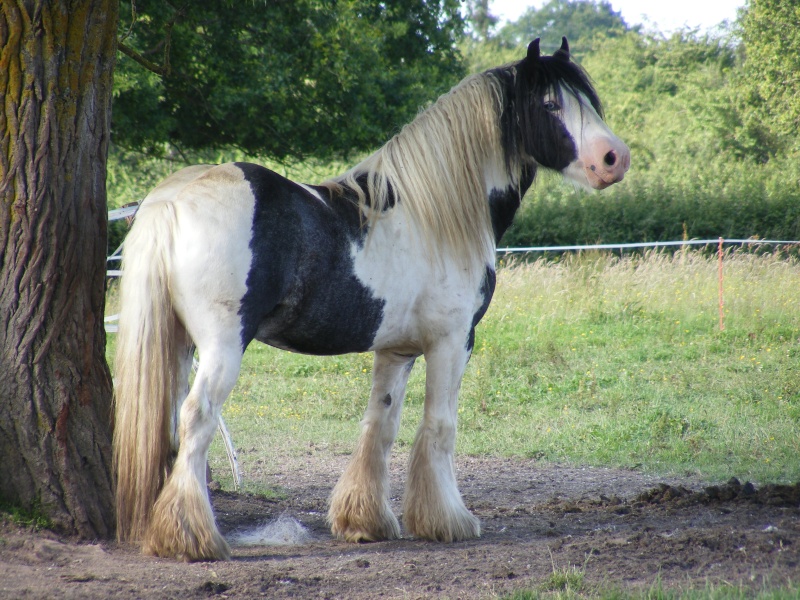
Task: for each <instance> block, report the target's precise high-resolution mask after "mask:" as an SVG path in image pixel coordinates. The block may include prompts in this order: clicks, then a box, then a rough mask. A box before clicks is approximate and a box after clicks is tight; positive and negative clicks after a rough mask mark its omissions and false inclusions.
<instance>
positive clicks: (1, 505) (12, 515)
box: [0, 500, 53, 530]
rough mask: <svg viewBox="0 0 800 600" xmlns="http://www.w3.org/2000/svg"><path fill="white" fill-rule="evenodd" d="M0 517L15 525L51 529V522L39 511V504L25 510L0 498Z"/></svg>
mask: <svg viewBox="0 0 800 600" xmlns="http://www.w3.org/2000/svg"><path fill="white" fill-rule="evenodd" d="M0 519H4V520H8V521H9V522H10V523H12V524H13V525H16V526H17V527H25V528H31V529H34V530H39V529H52V528H53V522H52V521H51V520H50V519H49V518H48V517H47V516H46V515H45V514H44V513H43V512H42V511H41V508H40V507H39V506H34V507H32V508H31V509H30V510H26V509H24V508H21V507H19V506H15V505H12V504H8V503H6V502H3V501H2V500H0Z"/></svg>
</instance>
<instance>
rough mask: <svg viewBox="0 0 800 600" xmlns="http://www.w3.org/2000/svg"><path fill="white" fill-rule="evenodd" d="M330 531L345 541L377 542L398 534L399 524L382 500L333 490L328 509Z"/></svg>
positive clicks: (391, 538) (395, 537) (393, 537)
mask: <svg viewBox="0 0 800 600" xmlns="http://www.w3.org/2000/svg"><path fill="white" fill-rule="evenodd" d="M328 523H329V524H330V526H331V533H333V535H334V536H336V537H337V538H339V539H340V540H344V541H346V542H380V541H384V540H395V539H397V538H399V537H400V523H398V521H397V517H395V516H394V514H393V513H392V510H391V508H390V507H389V503H388V502H387V501H385V500H383V499H380V500H378V499H375V498H364V497H359V495H358V494H356V493H348V494H339V493H337V492H336V490H334V494H333V496H332V497H331V506H330V509H329V510H328Z"/></svg>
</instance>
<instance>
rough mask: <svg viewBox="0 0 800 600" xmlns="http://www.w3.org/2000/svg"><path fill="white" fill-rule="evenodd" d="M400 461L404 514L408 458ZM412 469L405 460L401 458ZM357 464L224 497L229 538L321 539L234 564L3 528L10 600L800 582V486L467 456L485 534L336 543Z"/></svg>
mask: <svg viewBox="0 0 800 600" xmlns="http://www.w3.org/2000/svg"><path fill="white" fill-rule="evenodd" d="M403 458H404V457H402V456H399V457H396V459H395V460H394V461H393V465H394V466H393V471H392V486H393V495H394V496H395V497H394V499H393V501H394V502H395V509H396V511H398V512H399V510H400V503H399V498H400V496H401V494H402V482H403V479H404V473H403V470H404V461H403ZM398 459H399V460H398ZM345 461H346V458H345V457H338V456H330V455H326V454H324V453H310V454H309V455H308V456H307V457H304V458H301V459H294V460H291V461H288V460H287V461H286V463H284V464H283V465H282V468H281V469H280V472H278V470H277V469H275V471H276V472H274V473H271V474H269V475H271V476H272V478H273V479H274V480H275V481H276V483H277V484H279V485H280V486H282V488H283V490H284V491H285V494H286V498H285V499H284V500H280V501H270V500H266V499H264V498H262V497H258V496H253V495H248V494H234V493H230V492H214V493H213V503H214V507H215V510H216V513H217V518H218V521H219V523H220V527H221V529H222V531H223V532H224V533H226V535H233V534H234V533H235V532H237V531H241V530H243V529H247V528H250V527H253V526H255V525H259V524H262V523H264V522H265V521H270V520H273V519H276V518H277V517H278V516H280V515H282V514H288V515H290V516H292V517H294V518H295V519H297V520H298V521H300V522H301V523H302V524H303V525H304V526H305V527H306V528H307V529H308V530H310V532H311V535H312V539H311V541H310V542H309V543H306V544H303V545H300V546H257V547H252V546H248V547H234V548H233V560H231V561H229V562H223V563H193V564H186V563H180V562H176V561H172V560H165V559H159V558H152V557H147V556H142V555H141V554H140V553H139V551H138V549H137V548H135V547H133V546H131V545H120V544H116V543H112V542H99V543H85V542H82V543H81V542H76V541H74V540H70V539H65V538H62V537H58V536H56V535H55V534H53V533H50V532H41V531H40V532H32V531H28V530H20V529H19V528H16V527H14V526H11V525H9V524H8V523H6V524H4V525H0V597H2V598H81V599H92V598H112V597H113V598H122V599H129V598H214V597H217V598H258V597H267V598H354V599H366V598H492V597H497V596H502V595H504V594H507V593H510V592H512V591H513V590H515V589H519V588H533V589H540V588H541V585H542V582H544V581H546V580H547V579H548V577H549V575H550V574H552V573H553V571H554V569H555V570H565V569H569V568H571V567H576V568H577V569H579V570H580V571H582V572H583V573H584V574H585V579H584V586H585V588H588V589H589V590H591V589H592V587H593V586H600V588H601V589H608V588H611V589H614V588H618V589H621V590H629V591H634V590H636V589H637V588H643V589H648V588H650V587H651V586H653V585H654V583H655V582H656V581H660V585H661V586H662V587H664V588H680V589H688V588H700V589H703V588H705V587H706V586H707V585H708V584H709V583H711V584H725V583H729V584H734V585H743V586H745V587H748V588H749V587H752V588H753V589H761V588H762V587H763V586H764V585H765V583H766V585H767V586H769V587H774V586H780V585H784V584H786V583H787V582H794V583H795V584H796V583H797V581H798V579H800V484H798V485H795V486H777V485H761V486H752V485H748V484H746V482H738V481H735V480H732V481H730V482H721V483H720V484H719V485H716V486H709V485H708V484H707V483H703V482H700V481H697V480H692V479H663V478H655V477H652V476H646V475H642V474H641V473H637V472H631V471H619V470H612V469H600V468H570V467H560V466H553V465H546V464H542V463H540V462H537V461H533V460H513V459H491V458H486V459H482V458H460V459H459V460H458V475H459V481H460V486H461V490H462V493H463V495H464V499H465V502H466V504H467V506H468V507H469V508H470V509H471V510H472V511H473V512H474V513H475V514H476V515H477V516H478V517H480V519H481V522H482V526H483V535H482V537H481V538H480V539H478V540H474V541H469V542H461V543H455V544H436V543H431V542H426V541H420V540H415V539H411V538H404V539H400V540H397V541H392V542H381V543H375V544H363V545H358V544H347V543H344V542H339V541H336V540H334V539H332V538H331V536H330V533H329V531H328V529H327V527H326V525H325V511H326V499H327V496H328V494H329V492H330V490H331V488H332V487H333V485H334V483H335V480H336V478H337V477H338V475H339V473H341V472H342V469H343V468H344V464H345Z"/></svg>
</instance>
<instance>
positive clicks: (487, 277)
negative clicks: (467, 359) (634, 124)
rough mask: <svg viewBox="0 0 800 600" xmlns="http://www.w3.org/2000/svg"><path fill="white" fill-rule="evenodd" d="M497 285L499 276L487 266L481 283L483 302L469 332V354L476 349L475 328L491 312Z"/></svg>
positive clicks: (474, 316) (473, 317)
mask: <svg viewBox="0 0 800 600" xmlns="http://www.w3.org/2000/svg"><path fill="white" fill-rule="evenodd" d="M496 284H497V274H496V273H495V272H494V269H493V268H492V267H491V266H489V265H487V266H486V273H484V275H483V282H481V295H482V296H483V302H482V303H481V305H480V307H478V310H477V311H475V314H474V315H473V316H472V327H471V328H470V330H469V337H468V338H467V352H472V349H473V348H474V347H475V328H476V327H477V326H478V323H479V322H480V320H481V319H482V318H483V315H485V314H486V311H487V310H489V303H490V302H491V301H492V296H493V295H494V288H495V285H496Z"/></svg>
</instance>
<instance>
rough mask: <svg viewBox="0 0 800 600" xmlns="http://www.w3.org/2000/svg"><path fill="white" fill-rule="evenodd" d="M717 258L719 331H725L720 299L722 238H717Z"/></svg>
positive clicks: (721, 300)
mask: <svg viewBox="0 0 800 600" xmlns="http://www.w3.org/2000/svg"><path fill="white" fill-rule="evenodd" d="M717 256H718V257H719V260H718V263H719V267H718V270H719V330H720V331H725V312H724V306H725V303H724V302H723V298H722V238H719V250H718V252H717Z"/></svg>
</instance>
